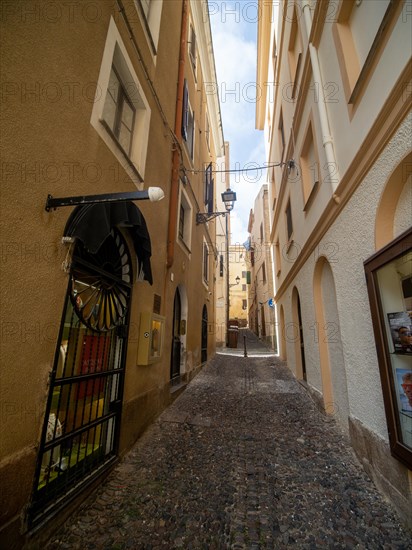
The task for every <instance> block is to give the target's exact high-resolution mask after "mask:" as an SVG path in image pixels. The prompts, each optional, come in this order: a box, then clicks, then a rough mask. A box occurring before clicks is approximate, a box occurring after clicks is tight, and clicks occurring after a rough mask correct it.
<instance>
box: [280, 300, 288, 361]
mask: <svg viewBox="0 0 412 550" xmlns="http://www.w3.org/2000/svg"><path fill="white" fill-rule="evenodd" d="M279 321H280V326H279V336H280V338H279V357H280V358H281V359H282V360H283V361H287V349H286V333H285V312H284V310H283V306H282V305H281V306H280V309H279Z"/></svg>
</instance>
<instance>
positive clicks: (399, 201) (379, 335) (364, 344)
mask: <svg viewBox="0 0 412 550" xmlns="http://www.w3.org/2000/svg"><path fill="white" fill-rule="evenodd" d="M277 9H278V16H277V15H276V10H277ZM259 13H260V18H259V23H258V77H257V84H258V88H259V90H261V95H260V97H259V101H258V103H257V108H256V124H257V127H258V128H259V129H262V130H264V131H265V138H266V143H267V161H268V165H269V166H270V168H269V176H268V187H269V189H268V191H269V212H270V245H271V247H272V254H273V258H274V279H275V294H274V295H275V301H276V308H277V316H278V319H279V351H280V355H281V357H283V358H284V359H286V360H287V362H288V365H289V367H290V368H291V369H292V371H293V372H294V373H295V375H296V377H297V378H298V379H301V380H302V381H303V382H304V383H306V385H307V388H308V390H309V391H310V392H311V394H312V395H313V396H314V398H315V399H317V400H318V401H319V404H320V406H321V407H322V408H323V409H324V411H325V412H326V414H329V415H333V417H334V418H335V419H336V421H337V422H338V423H339V424H340V426H341V427H342V429H343V430H344V431H345V432H346V433H347V435H348V436H349V437H350V440H351V443H352V445H353V448H354V450H355V451H356V453H357V455H358V457H359V458H360V460H361V461H362V464H363V466H364V467H365V469H366V471H367V472H368V473H369V475H370V476H371V477H372V478H373V480H374V481H375V483H376V484H377V486H378V487H379V488H380V489H381V490H382V491H383V492H384V493H385V494H386V495H387V497H388V498H389V499H390V500H391V501H392V503H393V504H394V505H395V507H396V508H397V510H398V511H399V513H400V515H401V517H402V518H403V520H404V521H406V522H407V523H409V524H411V523H412V519H411V511H412V472H411V470H412V412H411V411H412V408H411V402H410V400H409V399H408V395H410V392H408V387H409V388H410V386H408V384H409V382H408V380H410V379H412V363H411V361H412V354H411V351H412V350H411V348H410V347H409V345H410V344H409V343H408V341H407V338H409V336H407V335H408V334H410V333H411V332H412V325H411V314H410V311H411V296H412V292H411V288H412V282H411V281H412V279H411V249H412V244H411V239H412V237H411V222H412V215H411V212H412V194H411V193H412V190H411V185H412V183H411V178H412V176H411V172H412V171H411V166H412V164H411V162H412V157H411V127H412V121H411V95H412V94H411V90H412V83H411V58H410V54H411V30H410V29H411V13H410V3H409V2H404V1H400V2H390V1H389V0H388V1H386V0H367V1H365V0H363V1H357V2H355V1H346V0H345V1H339V2H330V1H322V2H320V1H314V0H302V1H300V0H297V1H293V0H285V1H282V2H280V3H279V2H267V1H266V0H259Z"/></svg>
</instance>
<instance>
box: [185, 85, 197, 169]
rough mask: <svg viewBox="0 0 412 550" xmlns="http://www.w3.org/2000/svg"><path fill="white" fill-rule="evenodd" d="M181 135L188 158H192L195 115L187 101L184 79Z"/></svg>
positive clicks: (186, 86) (187, 92)
mask: <svg viewBox="0 0 412 550" xmlns="http://www.w3.org/2000/svg"><path fill="white" fill-rule="evenodd" d="M182 137H183V139H184V140H185V142H186V147H187V150H188V152H189V155H190V158H191V159H193V153H194V139H195V116H194V113H193V110H192V107H191V105H190V101H189V88H188V85H187V80H186V79H185V82H184V89H183V113H182Z"/></svg>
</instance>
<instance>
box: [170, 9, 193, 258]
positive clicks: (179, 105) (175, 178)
mask: <svg viewBox="0 0 412 550" xmlns="http://www.w3.org/2000/svg"><path fill="white" fill-rule="evenodd" d="M187 22H188V0H183V8H182V28H181V34H180V52H179V72H178V80H177V99H176V118H175V131H174V133H175V136H176V138H177V141H178V143H174V148H173V156H172V181H171V186H170V202H169V223H168V227H167V260H166V266H167V267H168V268H170V267H172V265H173V260H174V254H175V240H176V228H177V210H178V199H179V169H180V144H181V143H182V112H183V86H184V74H185V62H186V36H187Z"/></svg>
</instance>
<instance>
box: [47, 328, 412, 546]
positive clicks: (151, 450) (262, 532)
mask: <svg viewBox="0 0 412 550" xmlns="http://www.w3.org/2000/svg"><path fill="white" fill-rule="evenodd" d="M247 345H248V355H249V356H248V357H247V358H246V357H243V353H242V352H243V349H242V347H241V346H243V338H242V333H241V337H240V338H239V349H238V350H223V353H219V354H217V355H216V356H215V357H214V359H213V360H212V361H210V363H209V364H208V365H207V366H206V368H204V370H203V371H202V372H201V373H200V374H199V375H198V376H197V377H196V378H195V379H194V380H193V381H192V382H191V383H190V384H189V385H188V387H187V389H186V391H185V392H184V393H183V394H181V395H180V396H179V397H178V398H177V399H176V401H175V402H174V403H173V404H172V405H171V406H170V407H169V408H168V409H166V410H165V411H164V412H163V414H162V415H161V416H160V417H159V418H158V419H157V421H156V422H155V423H154V424H153V425H152V426H151V427H150V428H149V429H148V430H147V431H146V432H145V434H144V435H143V437H142V438H141V439H140V440H139V441H138V442H137V443H136V445H135V446H134V448H133V449H132V451H131V452H130V453H129V454H127V455H126V457H125V458H124V460H123V461H122V462H121V463H120V464H119V465H118V466H117V467H116V468H115V470H114V471H113V472H112V473H111V474H110V476H109V477H108V478H107V479H106V481H104V482H103V483H102V485H101V487H100V488H99V489H98V490H97V492H95V493H94V494H93V495H92V496H91V497H89V498H88V500H86V501H85V502H84V503H83V504H82V505H81V507H80V508H79V510H78V512H77V513H76V515H75V516H73V517H72V518H71V519H70V520H68V521H67V522H66V524H65V526H64V527H63V528H62V529H61V530H60V531H59V532H58V533H57V534H55V535H54V536H53V537H52V538H51V540H50V541H49V545H48V546H47V548H48V549H49V550H51V549H53V550H54V549H82V550H84V549H99V550H100V549H101V550H103V549H107V550H109V549H110V550H115V549H117V550H120V549H126V548H132V549H154V548H168V549H172V548H183V549H198V548H199V549H200V548H201V549H229V548H233V549H241V548H245V549H246V548H247V549H252V548H253V549H258V548H262V549H263V548H271V549H277V548H285V547H288V546H291V547H295V548H307V549H315V548H323V547H326V548H347V549H352V548H367V549H368V550H371V549H375V548H376V549H377V548H379V549H405V550H406V549H407V548H412V544H411V539H410V534H408V532H407V531H406V530H404V529H403V528H402V527H401V526H400V525H399V523H398V521H397V519H396V516H395V515H394V513H393V511H392V508H391V507H390V506H389V505H388V504H387V503H386V502H385V501H384V499H383V498H382V496H381V495H380V494H379V493H378V491H377V490H376V489H375V487H374V485H373V484H372V482H371V481H370V480H369V479H368V477H367V476H366V475H365V473H364V472H363V470H362V468H361V466H360V465H359V462H358V461H357V460H356V458H355V457H354V454H353V452H352V451H351V449H350V446H349V444H348V442H347V441H345V439H344V437H343V436H342V435H341V433H340V431H339V429H338V427H337V426H336V424H335V422H334V420H333V419H331V418H330V417H324V416H323V415H322V413H320V412H319V411H318V409H317V408H316V406H315V404H314V403H313V401H312V400H311V399H310V397H309V396H308V393H307V392H306V390H305V389H304V388H303V387H302V386H301V385H300V384H299V383H298V382H297V381H296V379H294V377H293V375H292V374H291V372H290V370H289V369H288V368H287V366H286V365H285V363H282V362H281V361H279V359H278V358H277V357H275V356H273V355H272V356H270V353H269V352H268V351H267V350H266V349H265V348H263V346H262V344H260V343H259V342H258V341H257V340H256V339H254V338H253V337H252V336H251V333H250V332H249V331H248V332H247Z"/></svg>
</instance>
